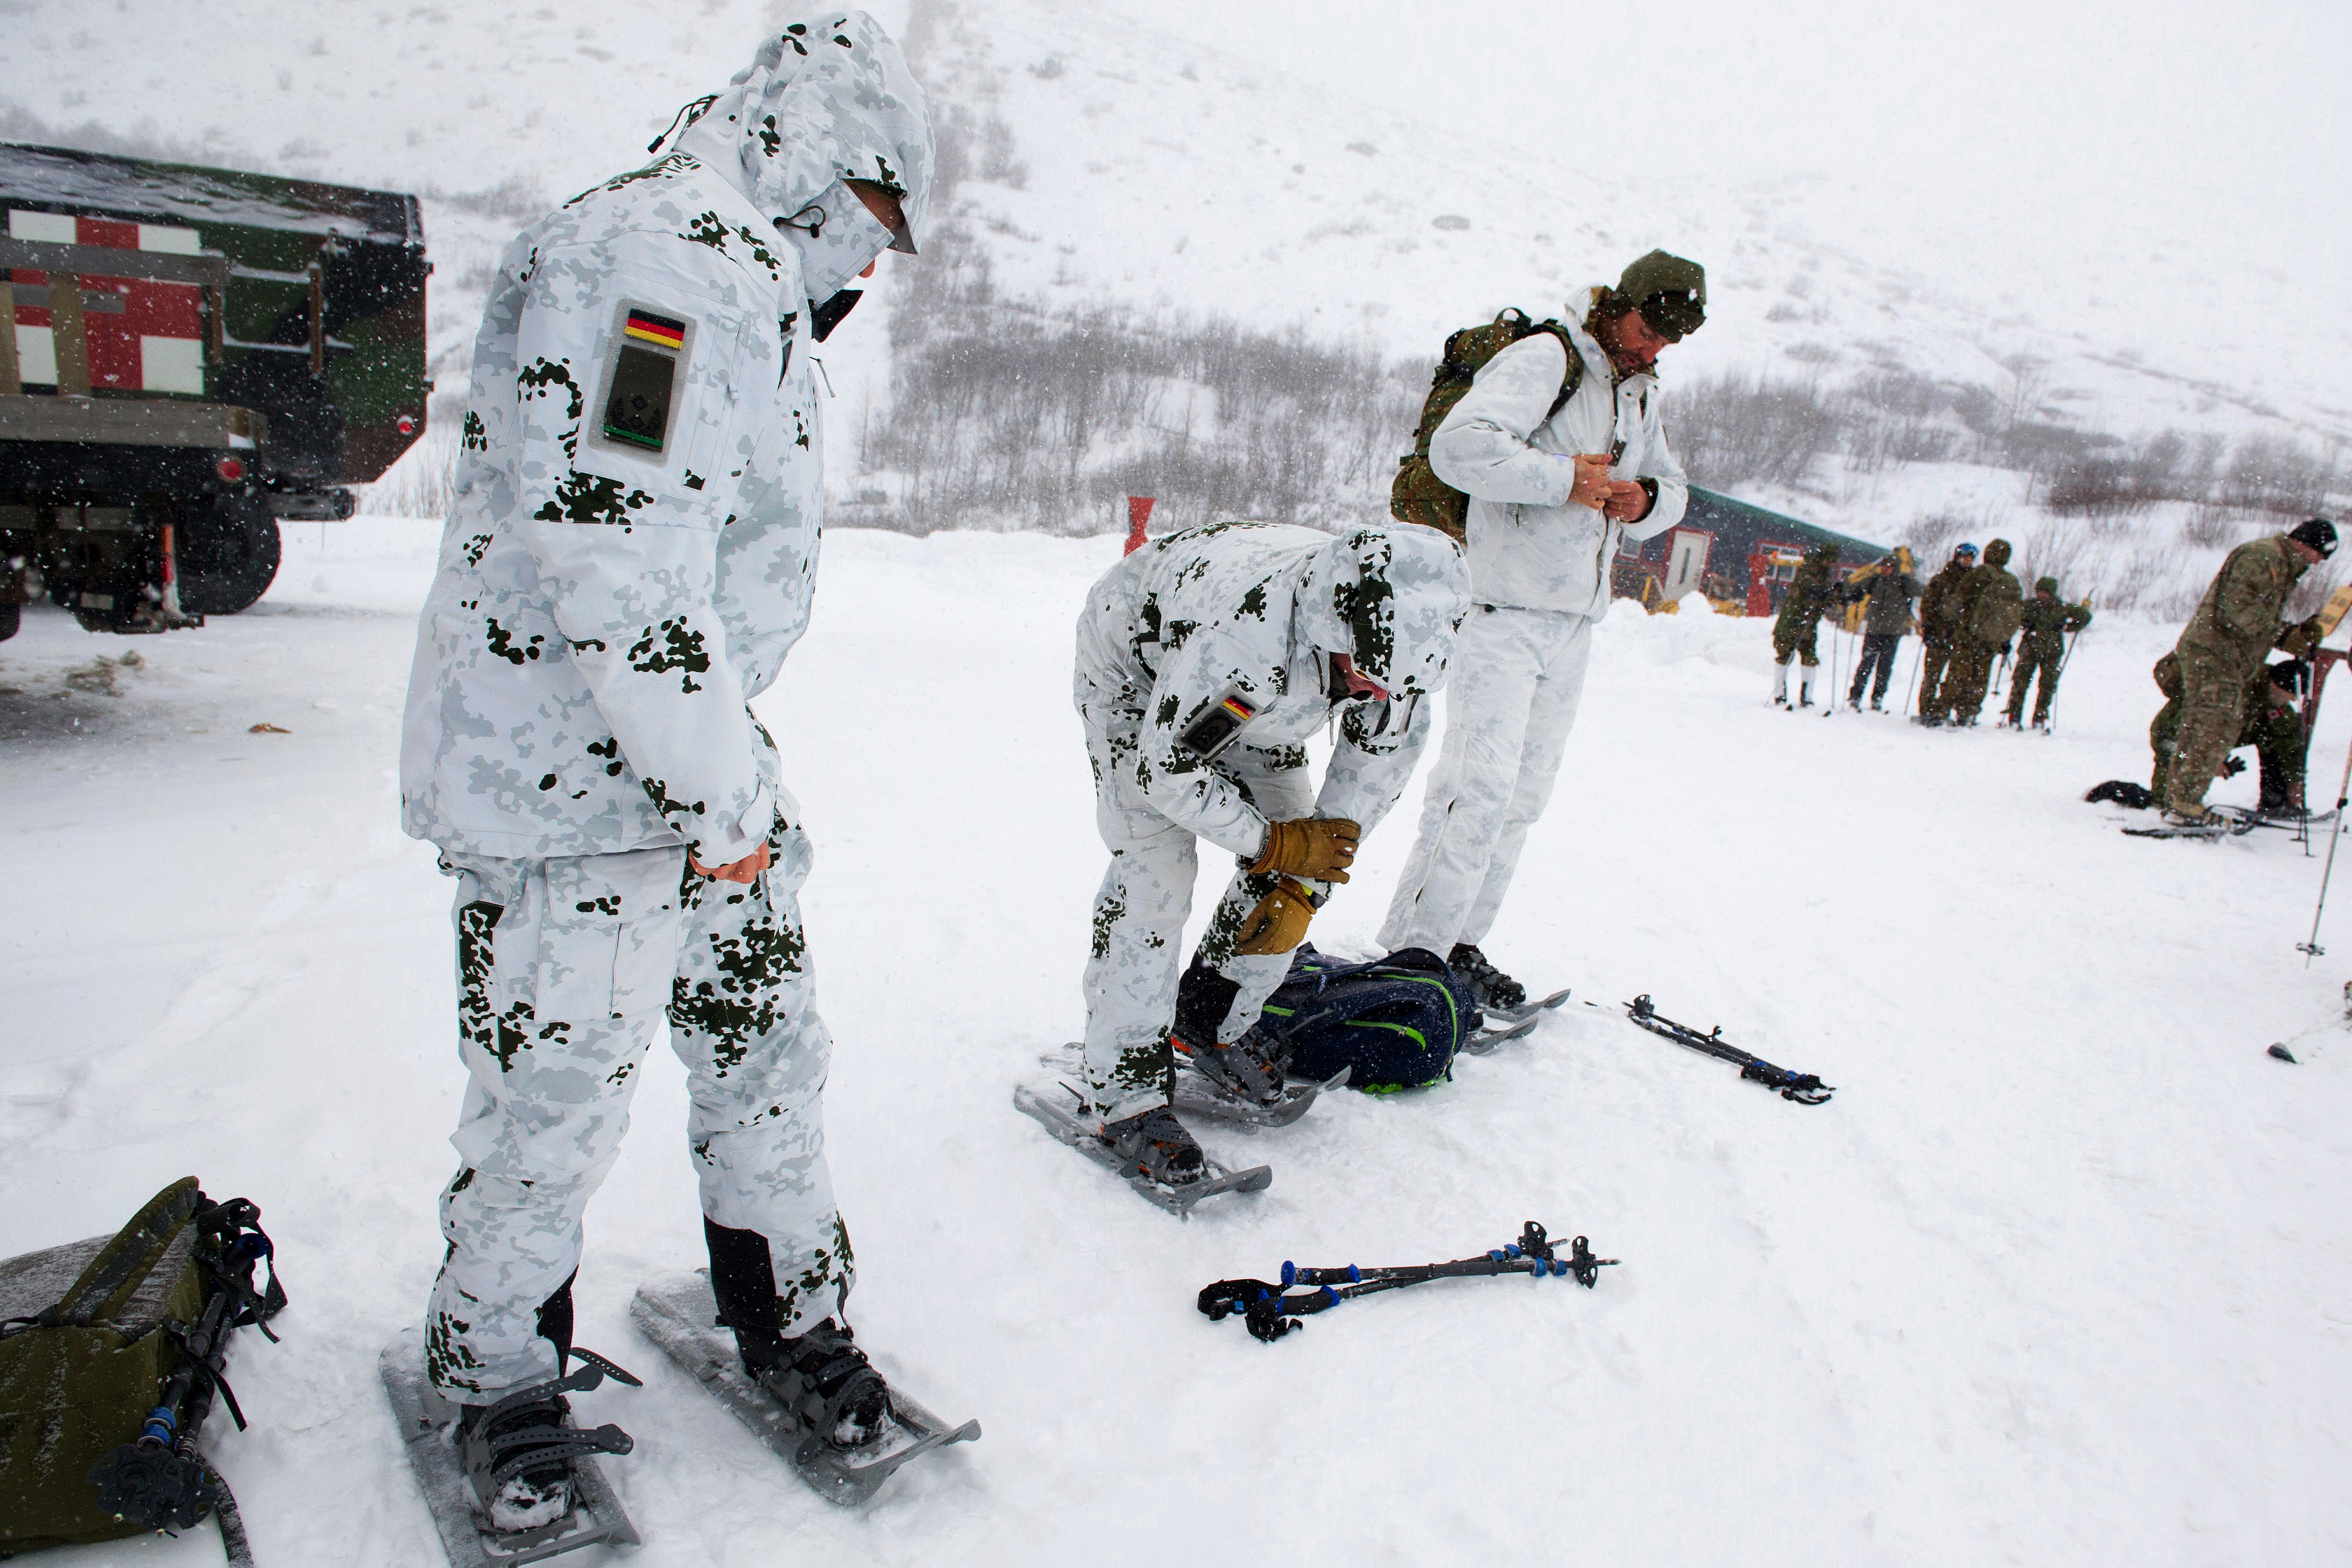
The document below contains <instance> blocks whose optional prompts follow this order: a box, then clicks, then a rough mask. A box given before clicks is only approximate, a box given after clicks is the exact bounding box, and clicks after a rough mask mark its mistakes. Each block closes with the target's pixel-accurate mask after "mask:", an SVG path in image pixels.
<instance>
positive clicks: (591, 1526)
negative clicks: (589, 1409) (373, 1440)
mask: <svg viewBox="0 0 2352 1568" xmlns="http://www.w3.org/2000/svg"><path fill="white" fill-rule="evenodd" d="M424 1343H425V1336H424V1334H423V1333H422V1332H421V1331H418V1330H415V1329H412V1330H409V1331H407V1332H406V1333H403V1334H402V1335H401V1336H400V1338H398V1339H396V1340H394V1342H393V1343H390V1344H388V1345H386V1346H385V1347H384V1349H383V1355H382V1356H381V1357H379V1358H378V1369H379V1371H380V1372H381V1373H382V1375H383V1387H384V1393H385V1395H386V1396H388V1397H389V1398H390V1399H391V1401H392V1409H393V1415H394V1417H395V1418H396V1419H397V1420H398V1421H399V1423H400V1435H401V1438H402V1441H403V1444H404V1446H405V1447H406V1448H407V1449H408V1462H409V1465H410V1467H411V1468H412V1469H415V1472H416V1481H417V1485H418V1487H419V1489H420V1490H423V1492H424V1493H425V1506H426V1508H427V1509H429V1510H430V1511H431V1512H432V1514H433V1523H434V1525H435V1527H436V1529H437V1530H438V1531H439V1532H440V1536H441V1547H442V1550H443V1551H444V1552H446V1553H447V1554H448V1558H449V1563H450V1568H505V1565H508V1564H518V1565H519V1564H521V1563H540V1562H544V1561H545V1560H547V1559H548V1558H550V1557H555V1556H559V1555H561V1554H562V1553H563V1552H576V1551H578V1550H580V1549H581V1548H583V1547H586V1546H598V1545H611V1546H635V1545H636V1544H637V1543H638V1536H637V1531H636V1527H635V1525H633V1524H632V1523H630V1521H629V1516H628V1515H627V1513H625V1511H623V1510H622V1508H621V1504H620V1500H618V1499H617V1498H615V1497H614V1495H613V1489H612V1487H611V1486H610V1485H609V1484H608V1483H607V1482H606V1481H605V1479H604V1472H603V1471H602V1470H600V1469H598V1468H597V1466H596V1463H595V1460H594V1458H593V1456H594V1455H597V1454H625V1453H627V1452H628V1451H629V1449H630V1448H631V1447H632V1446H633V1445H632V1444H631V1442H630V1439H629V1435H628V1434H627V1433H625V1432H624V1431H622V1430H621V1429H620V1428H619V1427H614V1426H609V1425H608V1426H603V1427H597V1428H595V1429H594V1430H593V1431H583V1430H581V1429H580V1428H579V1427H574V1426H572V1424H571V1406H570V1402H569V1401H568V1400H566V1399H565V1398H564V1397H563V1396H564V1395H565V1394H567V1393H585V1392H586V1391H588V1390H590V1389H593V1388H594V1387H596V1386H597V1385H600V1384H602V1383H603V1382H604V1378H605V1376H606V1375H607V1374H609V1375H612V1376H613V1377H614V1379H615V1380H616V1381H618V1382H622V1383H626V1384H629V1385H632V1386H635V1385H636V1383H637V1379H635V1377H632V1376H630V1375H628V1374H627V1373H625V1372H623V1371H622V1370H621V1369H620V1368H619V1367H617V1366H615V1365H614V1364H612V1363H611V1362H609V1361H606V1360H605V1359H604V1357H603V1356H600V1355H595V1354H592V1353H590V1352H587V1351H580V1350H575V1351H573V1352H572V1358H573V1359H575V1360H577V1361H579V1362H580V1363H581V1365H580V1366H579V1367H578V1368H577V1369H576V1370H574V1371H573V1372H572V1373H571V1375H568V1376H564V1377H559V1378H556V1379H554V1380H552V1381H550V1382H546V1383H538V1384H532V1385H529V1386H528V1387H524V1388H518V1389H515V1390H513V1391H511V1392H510V1393H508V1394H506V1395H504V1396H501V1397H500V1398H499V1399H498V1400H497V1401H496V1402H495V1403H493V1404H490V1405H488V1406H467V1407H465V1408H464V1409H463V1410H462V1411H461V1412H459V1413H458V1415H457V1418H456V1419H455V1420H454V1421H453V1420H452V1418H451V1414H450V1411H449V1408H448V1403H447V1400H446V1397H445V1396H442V1395H441V1394H439V1393H438V1392H437V1391H435V1390H431V1389H429V1388H428V1386H427V1385H426V1382H425V1349H424Z"/></svg>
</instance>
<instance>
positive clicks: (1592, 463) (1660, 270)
mask: <svg viewBox="0 0 2352 1568" xmlns="http://www.w3.org/2000/svg"><path fill="white" fill-rule="evenodd" d="M1580 306H1581V308H1580V311H1579V312H1578V314H1579V316H1580V319H1579V320H1577V321H1575V322H1572V323H1570V325H1569V326H1568V328H1567V330H1566V334H1565V340H1563V338H1562V337H1561V336H1560V335H1556V334H1554V333H1551V332H1537V333H1533V334H1531V335H1530V336H1528V337H1526V338H1523V339H1521V340H1519V341H1518V342H1517V343H1514V344H1512V345H1511V346H1510V347H1509V348H1507V349H1505V350H1502V351H1501V352H1500V353H1498V354H1496V356H1495V357H1494V358H1493V359H1491V360H1488V361H1486V363H1485V364H1484V365H1483V366H1481V367H1480V368H1479V370H1478V372H1477V375H1476V378H1475V380H1474V381H1473V382H1472V383H1471V387H1470V391H1469V392H1468V393H1466V394H1465V396H1464V397H1463V399H1462V401H1461V402H1457V403H1455V404H1454V409H1453V411H1452V412H1451V413H1448V414H1447V415H1446V416H1445V418H1444V423H1441V424H1439V426H1438V427H1437V429H1436V431H1435V432H1434V433H1433V434H1432V436H1431V437H1430V443H1429V464H1430V468H1431V470H1432V471H1433V473H1434V474H1435V475H1436V476H1437V477H1438V478H1439V479H1441V480H1443V481H1444V483H1445V484H1447V485H1449V486H1453V487H1454V488H1455V489H1457V490H1460V491H1462V492H1463V493H1464V494H1465V495H1466V496H1468V497H1470V502H1469V506H1468V507H1467V509H1466V514H1465V518H1466V525H1465V526H1466V531H1467V554H1468V558H1469V563H1470V577H1471V581H1472V584H1473V589H1472V592H1473V598H1474V604H1473V608H1472V609H1471V611H1470V614H1469V617H1468V618H1467V619H1466V620H1465V622H1463V628H1462V643H1461V648H1460V650H1459V653H1458V654H1457V656H1456V658H1455V668H1454V692H1453V695H1451V696H1450V697H1448V698H1447V699H1446V720H1445V738H1444V741H1443V742H1442V743H1441V744H1440V746H1439V747H1438V754H1437V759H1436V761H1435V763H1434V764H1433V766H1432V767H1431V768H1430V773H1429V783H1428V786H1427V789H1426V792H1425V793H1424V794H1423V798H1422V808H1421V830H1420V832H1419V834H1418V835H1417V836H1416V838H1415V840H1414V841H1413V846H1412V853H1411V854H1410V855H1409V856H1408V857H1407V858H1406V861H1405V868H1404V871H1403V873H1402V875H1400V876H1399V878H1398V879H1397V887H1396V893H1395V894H1394V895H1393V896H1392V897H1391V900H1390V902H1389V911H1388V917H1387V919H1386V920H1385V921H1384V922H1383V923H1382V924H1381V933H1380V941H1381V946H1383V947H1385V948H1387V949H1388V950H1390V951H1391V952H1394V951H1397V950H1398V949H1401V948H1405V947H1422V948H1426V949H1428V950H1429V951H1431V952H1433V953H1435V954H1437V955H1438V956H1441V957H1443V958H1444V959H1445V961H1446V963H1447V965H1448V966H1449V967H1452V968H1453V970H1454V973H1455V974H1456V975H1458V976H1459V977H1461V978H1462V979H1463V981H1464V982H1465V984H1466V985H1468V987H1469V988H1470V989H1471V992H1472V994H1473V995H1474V996H1475V997H1476V998H1478V1001H1479V1004H1480V1005H1481V1006H1482V1007H1495V1008H1509V1007H1515V1006H1517V1005H1519V1004H1520V1003H1523V1002H1524V1001H1525V1000H1526V999H1527V994H1526V991H1525V989H1524V988H1522V987H1521V986H1520V985H1519V984H1518V982H1517V981H1516V980H1514V979H1512V978H1511V977H1510V976H1508V975H1507V974H1505V973H1503V972H1502V970H1501V969H1499V968H1497V967H1496V966H1495V964H1494V963H1493V962H1492V961H1491V960H1489V959H1488V958H1487V956H1486V953H1485V952H1484V951H1483V949H1482V948H1481V947H1480V946H1479V945H1480V944H1481V943H1483V942H1484V941H1486V935H1487V933H1488V932H1489V931H1490V930H1492V929H1493V927H1494V924H1495V920H1496V915H1498V914H1499V913H1500V912H1501V909H1502V904H1503V898H1504V895H1505V894H1507V892H1508V891H1509V890H1510V885H1511V879H1512V876H1513V875H1514V874H1515V873H1517V869H1518V860H1519V852H1520V851H1521V850H1522V849H1523V848H1525V847H1526V844H1527V838H1528V831H1529V830H1530V829H1532V828H1533V827H1534V826H1535V824H1536V822H1537V821H1538V819H1539V818H1540V817H1541V816H1542V815H1543V811H1544V807H1545V806H1546V805H1547V804H1548V803H1549V801H1550V799H1551V790H1552V784H1553V781H1554V780H1555V779H1557V778H1558V777H1559V765H1560V759H1561V758H1562V757H1564V756H1565V755H1566V753H1567V750H1568V737H1569V731H1570V729H1571V728H1572V727H1574V725H1575V723H1576V712H1577V706H1578V705H1579V703H1580V701H1581V700H1582V698H1583V695H1584V674H1585V670H1586V668H1587V666H1588V665H1589V664H1590V663H1591V654H1592V632H1593V628H1594V626H1595V625H1597V624H1598V623H1599V622H1600V620H1601V617H1602V616H1604V615H1606V614H1607V613H1608V612H1609V593H1610V563H1611V562H1612V560H1613V559H1615V558H1616V554H1617V549H1618V547H1619V545H1620V544H1622V542H1623V541H1625V540H1627V539H1637V540H1638V539H1647V538H1655V537H1657V536H1658V535H1660V534H1662V533H1664V532H1665V531H1666V530H1667V529H1668V528H1672V527H1674V526H1675V524H1676V523H1677V522H1680V521H1681V520H1682V516H1683V508H1684V507H1685V504H1686V502H1687V501H1688V498H1689V494H1690V486H1689V484H1688V482H1687V481H1686V480H1685V477H1684V476H1683V470H1682V465H1680V464H1679V463H1677V462H1675V455H1674V453H1673V451H1672V450H1671V449H1670V448H1669V447H1668V445H1667V444H1666V432H1665V423H1664V410H1663V406H1662V405H1663V403H1664V397H1663V395H1662V394H1661V392H1660V391H1659V386H1658V378H1657V374H1656V369H1655V367H1656V363H1657V359H1658V355H1659V354H1660V353H1661V352H1662V351H1663V350H1665V349H1666V348H1668V347H1669V346H1671V345H1672V344H1674V343H1676V342H1679V341H1681V340H1682V339H1683V338H1684V337H1685V335H1687V334H1688V333H1691V332H1694V331H1696V330H1697V329H1698V328H1699V326H1700V325H1701V324H1702V323H1703V322H1704V321H1705V320H1706V272H1705V271H1704V269H1702V268H1701V267H1699V265H1698V264H1697V263H1696V262H1693V261H1689V260H1685V258H1683V257H1681V256H1669V255H1668V254H1666V253H1665V252H1664V251H1662V250H1658V251H1652V252H1650V253H1649V254H1648V255H1647V256H1642V257H1640V258H1639V259H1638V260H1636V261H1635V262H1634V263H1633V265H1632V266H1630V267H1627V268H1626V269H1625V271H1624V272H1623V274H1622V276H1621V277H1619V278H1618V281H1617V285H1616V287H1613V288H1612V287H1606V286H1595V287H1592V288H1591V289H1589V290H1587V291H1586V292H1585V294H1584V295H1583V297H1582V299H1581V301H1580ZM1571 354H1573V355H1574V356H1575V358H1574V360H1573V361H1571V360H1570V355H1571ZM1571 363H1574V364H1577V365H1580V366H1581V367H1582V369H1581V371H1580V372H1571V371H1570V365H1571ZM1571 381H1572V382H1574V391H1572V392H1568V395H1567V396H1566V398H1565V399H1564V400H1563V398H1562V396H1561V393H1562V392H1564V391H1567V389H1568V387H1569V385H1570V382H1571Z"/></svg>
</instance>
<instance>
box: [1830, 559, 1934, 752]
mask: <svg viewBox="0 0 2352 1568" xmlns="http://www.w3.org/2000/svg"><path fill="white" fill-rule="evenodd" d="M1855 586H1856V587H1857V588H1859V589H1860V590H1861V591H1862V593H1863V595H1864V597H1865V598H1867V599H1868V600H1869V601H1870V608H1869V609H1868V610H1866V611H1864V612H1863V622H1862V657H1861V658H1860V659H1859V660H1857V661H1856V662H1855V664H1854V666H1853V690H1851V691H1849V692H1847V693H1846V694H1845V706H1848V707H1850V708H1852V709H1853V710H1854V711H1855V712H1856V713H1860V712H1861V711H1862V687H1863V683H1864V682H1865V681H1868V680H1869V679H1870V678H1871V675H1872V673H1873V672H1874V671H1875V672H1876V674H1877V676H1878V684H1877V685H1875V686H1874V687H1873V688H1872V689H1871V693H1870V711H1871V712H1873V713H1884V712H1885V711H1886V684H1887V682H1889V681H1891V680H1893V679H1894V678H1895V648H1896V647H1897V645H1899V644H1900V643H1902V641H1903V634H1904V633H1905V632H1908V631H1910V630H1911V601H1913V600H1914V599H1916V598H1917V597H1919V580H1918V579H1917V578H1916V577H1913V576H1912V575H1911V552H1910V551H1909V550H1907V549H1905V550H1898V551H1896V552H1895V554H1894V555H1890V556H1883V557H1881V558H1880V559H1879V562H1878V565H1877V567H1876V568H1875V569H1874V570H1873V571H1871V573H1870V574H1869V575H1868V576H1866V577H1864V578H1863V579H1862V580H1860V582H1858V583H1857V584H1856V585H1855Z"/></svg>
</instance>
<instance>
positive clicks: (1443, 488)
mask: <svg viewBox="0 0 2352 1568" xmlns="http://www.w3.org/2000/svg"><path fill="white" fill-rule="evenodd" d="M1538 332H1549V333H1550V334H1551V335H1552V336H1553V337H1555V338H1558V339H1559V345H1560V347H1561V348H1563V349H1565V350H1567V351H1568V375H1567V377H1566V378H1565V379H1564V380H1563V381H1562V382H1560V388H1559V396H1558V397H1556V398H1554V399H1552V400H1551V407H1550V408H1549V409H1547V410H1545V411H1544V418H1545V419H1546V420H1549V419H1550V418H1551V416H1552V415H1553V414H1555V413H1559V410H1560V405H1561V404H1563V403H1565V402H1568V400H1569V399H1570V398H1572V397H1574V396H1575V395H1576V389H1577V388H1578V387H1580V386H1581V385H1583V383H1584V357H1583V356H1582V355H1580V354H1579V353H1578V352H1577V351H1576V344H1575V343H1574V342H1573V341H1571V340H1570V338H1569V335H1568V329H1567V328H1565V327H1563V326H1561V325H1560V324H1559V322H1558V321H1555V320H1550V319H1545V320H1542V321H1537V320H1533V319H1529V317H1528V313H1527V312H1526V311H1524V310H1521V309H1519V308H1517V307H1516V306H1508V307H1506V308H1504V310H1503V313H1502V314H1501V315H1499V316H1497V317H1496V318H1495V319H1493V320H1492V321H1489V322H1487V323H1486V325H1484V326H1480V327H1465V328H1463V329H1461V330H1459V331H1457V332H1455V333H1454V334H1453V335H1452V336H1451V337H1449V338H1447V339H1446V340H1445V353H1444V357H1443V358H1441V359H1440V360H1439V361H1437V370H1436V372H1435V373H1434V374H1433V375H1432V376H1431V377H1430V380H1429V396H1428V398H1427V399H1425V400H1424V401H1423V403H1422V405H1421V423H1420V425H1419V426H1418V427H1417V428H1415V430H1414V431H1413V433H1412V454H1411V455H1409V456H1404V457H1400V458H1398V459H1397V476H1396V478H1395V479H1394V480H1392V481H1391V483H1390V485H1389V516H1391V517H1394V518H1395V519H1396V520H1397V521H1398V522H1401V523H1419V524H1421V525H1422V526H1423V527H1424V528H1435V529H1437V530H1438V531H1439V532H1440V533H1443V534H1448V535H1451V536H1452V537H1453V538H1455V539H1457V540H1460V539H1463V538H1464V536H1465V533H1466V531H1467V529H1468V527H1469V517H1470V497H1467V496H1465V495H1464V494H1463V493H1462V492H1461V491H1459V490H1457V489H1455V488H1454V486H1451V485H1449V484H1447V483H1446V482H1445V481H1444V480H1443V479H1441V478H1439V477H1438V476H1437V472H1436V470H1435V469H1433V468H1432V467H1430V465H1429V438H1430V437H1431V436H1433V435H1434V434H1437V427H1438V426H1439V425H1441V424H1443V423H1445V416H1446V415H1447V414H1449V413H1453V412H1454V404H1455V403H1457V402H1461V401H1462V398H1463V395H1464V394H1465V393H1466V392H1469V390H1470V382H1471V380H1472V378H1473V377H1475V376H1476V375H1477V373H1478V367H1479V366H1481V365H1483V364H1485V363H1486V361H1488V360H1491V359H1493V358H1494V357H1495V356H1496V354H1499V353H1501V352H1502V351H1503V350H1505V349H1507V348H1509V347H1510V346H1511V345H1512V344H1514V343H1516V342H1517V341H1518V340H1520V339H1522V338H1531V337H1533V336H1534V335H1535V334H1537V333H1538Z"/></svg>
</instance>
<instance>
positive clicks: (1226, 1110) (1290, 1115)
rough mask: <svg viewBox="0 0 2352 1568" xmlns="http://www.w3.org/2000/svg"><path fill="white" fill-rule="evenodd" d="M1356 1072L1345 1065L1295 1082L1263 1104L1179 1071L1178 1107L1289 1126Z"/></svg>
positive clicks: (1258, 1123) (1231, 1119) (1248, 1122)
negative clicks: (1271, 1100) (1327, 1074)
mask: <svg viewBox="0 0 2352 1568" xmlns="http://www.w3.org/2000/svg"><path fill="white" fill-rule="evenodd" d="M1353 1071H1355V1069H1354V1068H1352V1067H1343V1068H1341V1069H1339V1071H1337V1072H1335V1073H1333V1074H1331V1076H1330V1077H1328V1078H1322V1079H1309V1080H1307V1081H1306V1082H1298V1083H1293V1084H1290V1085H1288V1086H1287V1087H1286V1088H1285V1089H1284V1090H1283V1092H1282V1098H1281V1099H1280V1100H1278V1101H1276V1103H1274V1104H1271V1105H1260V1104H1257V1103H1255V1102H1253V1101H1249V1100H1244V1099H1243V1098H1242V1097H1241V1096H1240V1095H1238V1094H1229V1093H1227V1092H1225V1091H1224V1090H1223V1088H1222V1087H1220V1086H1219V1085H1217V1084H1215V1083H1213V1082H1210V1081H1209V1080H1208V1079H1206V1078H1204V1077H1202V1075H1201V1074H1199V1073H1197V1072H1194V1071H1190V1070H1185V1071H1179V1072H1178V1073H1177V1074H1176V1095H1175V1102H1176V1109H1178V1110H1179V1111H1197V1112H1199V1113H1201V1114H1202V1115H1203V1116H1215V1117H1218V1118H1219V1119H1221V1120H1223V1121H1227V1122H1239V1123H1241V1124H1244V1125H1245V1126H1252V1127H1287V1126H1288V1125H1290V1124H1292V1123H1293V1122H1296V1121H1297V1120H1298V1118H1299V1117H1301V1116H1304V1115H1305V1114H1307V1107H1309V1106H1311V1105H1313V1104H1314V1103H1315V1097H1316V1096H1317V1095H1318V1094H1320V1093H1322V1092H1323V1091H1325V1090H1326V1089H1337V1088H1339V1086H1340V1085H1342V1084H1344V1083H1346V1082H1348V1076H1349V1074H1350V1073H1351V1072H1353Z"/></svg>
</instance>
